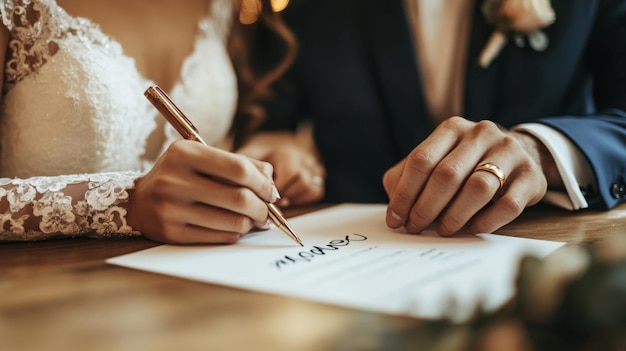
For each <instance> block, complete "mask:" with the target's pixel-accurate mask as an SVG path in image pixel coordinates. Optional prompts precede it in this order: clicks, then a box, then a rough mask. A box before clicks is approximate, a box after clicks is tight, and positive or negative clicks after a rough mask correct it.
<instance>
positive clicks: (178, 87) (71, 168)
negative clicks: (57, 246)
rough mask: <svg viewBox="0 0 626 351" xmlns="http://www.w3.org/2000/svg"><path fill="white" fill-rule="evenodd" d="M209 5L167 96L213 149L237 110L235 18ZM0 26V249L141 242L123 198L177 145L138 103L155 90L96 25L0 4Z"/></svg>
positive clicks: (40, 3)
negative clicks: (232, 47) (3, 245)
mask: <svg viewBox="0 0 626 351" xmlns="http://www.w3.org/2000/svg"><path fill="white" fill-rule="evenodd" d="M208 3H210V5H208V6H210V8H209V9H208V10H209V11H208V13H209V15H208V16H207V17H206V18H204V19H202V20H201V21H200V23H199V24H198V34H197V37H196V39H195V45H194V49H193V51H192V53H191V54H190V55H189V56H188V57H187V58H186V59H185V60H184V61H183V64H182V67H181V69H180V78H179V80H178V82H176V84H175V85H174V87H173V88H172V90H171V91H169V92H168V93H169V95H170V96H171V97H172V99H173V100H174V101H176V102H177V104H178V105H179V106H180V107H181V109H182V110H183V111H185V113H186V114H187V115H188V116H189V117H190V118H191V119H192V120H193V121H194V123H195V124H196V125H197V127H198V129H199V130H200V131H201V136H202V138H203V139H204V140H205V141H207V142H208V143H211V144H217V143H219V142H221V141H222V140H223V138H224V137H225V135H226V133H227V131H228V129H229V128H230V125H231V122H232V117H233V115H234V112H235V108H236V99H237V86H236V76H235V72H234V69H233V67H232V64H231V61H230V58H229V56H228V52H227V50H226V41H227V38H228V34H229V31H230V26H231V18H232V11H233V6H232V2H231V1H230V0H212V1H210V2H208ZM148 5H149V4H148V2H146V6H148ZM0 18H1V20H2V24H1V25H4V26H5V27H6V28H7V29H8V30H9V33H10V37H9V43H8V49H7V56H6V62H5V65H4V78H3V81H4V84H3V92H2V103H1V105H0V204H1V205H2V206H3V208H6V209H5V210H3V211H0V240H40V239H47V238H52V237H64V236H77V235H87V236H95V237H102V236H110V235H137V234H140V233H137V232H136V231H134V230H133V228H131V227H130V226H129V225H128V224H127V222H126V209H125V207H124V203H126V202H127V201H128V198H129V192H128V191H127V190H128V189H131V188H133V187H134V184H135V180H136V179H137V178H138V177H141V176H142V175H143V174H144V172H145V171H147V170H148V169H149V168H150V167H151V165H152V164H153V163H154V161H155V160H156V158H157V157H158V156H159V155H160V154H161V153H162V152H163V151H165V148H167V146H168V145H169V144H170V143H171V142H173V141H174V140H176V139H179V138H180V136H179V135H178V134H177V132H176V131H175V130H174V129H173V128H172V127H171V126H169V125H168V124H166V123H157V121H158V120H157V119H158V118H162V117H160V115H159V113H158V112H157V110H156V109H155V108H154V107H153V106H152V105H151V104H150V103H149V102H148V100H147V99H146V98H145V97H144V96H143V92H144V91H145V90H146V89H147V88H148V87H149V86H150V85H152V84H154V83H155V82H152V81H150V80H149V79H147V78H146V77H143V76H142V75H141V74H140V73H139V71H138V69H137V66H136V64H135V60H134V59H133V58H131V57H129V56H128V55H126V54H125V53H124V51H123V48H122V47H121V45H120V44H119V43H118V42H116V41H115V40H114V39H113V38H111V37H110V36H107V35H106V34H105V33H103V32H102V31H101V29H100V28H99V26H98V25H97V24H95V23H93V22H92V21H91V20H89V19H87V18H80V17H73V16H70V15H69V14H68V13H67V12H66V11H65V10H64V9H63V8H61V7H60V6H59V5H58V4H57V3H56V1H55V0H0ZM155 140H156V141H155ZM77 189H78V190H77Z"/></svg>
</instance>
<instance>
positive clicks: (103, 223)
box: [0, 172, 142, 240]
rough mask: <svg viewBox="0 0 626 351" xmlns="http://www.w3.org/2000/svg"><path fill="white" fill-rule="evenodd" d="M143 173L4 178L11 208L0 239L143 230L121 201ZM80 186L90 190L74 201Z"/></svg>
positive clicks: (1, 187)
mask: <svg viewBox="0 0 626 351" xmlns="http://www.w3.org/2000/svg"><path fill="white" fill-rule="evenodd" d="M141 175H142V174H141V173H139V172H115V173H102V174H83V175H68V176H55V177H33V178H28V179H10V178H0V202H5V201H6V203H8V206H7V207H8V211H7V212H5V213H0V240H41V239H49V238H53V237H62V236H93V237H109V236H136V235H140V233H139V232H137V231H134V230H133V229H132V227H130V226H129V225H128V223H127V222H126V209H125V208H124V207H123V206H121V205H122V204H125V203H127V202H128V197H129V196H128V191H127V190H128V189H132V188H133V187H134V184H135V180H136V179H137V178H139V177H140V176H141ZM81 185H82V186H86V188H87V191H84V198H82V199H80V200H78V201H75V202H74V199H73V197H72V193H73V192H72V191H71V187H72V186H77V187H76V188H75V189H77V188H78V187H80V186H81ZM76 192H77V193H79V190H78V189H77V190H76ZM68 193H69V194H68ZM34 223H37V224H34Z"/></svg>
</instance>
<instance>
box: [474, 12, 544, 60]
mask: <svg viewBox="0 0 626 351" xmlns="http://www.w3.org/2000/svg"><path fill="white" fill-rule="evenodd" d="M482 11H483V14H484V15H485V17H486V19H487V21H488V22H489V23H492V24H493V25H494V26H495V27H496V29H495V31H494V33H493V34H492V35H491V37H490V38H489V40H488V41H487V44H486V45H485V48H484V49H483V51H482V52H481V54H480V58H479V60H478V62H479V64H480V66H481V67H483V68H487V67H489V65H490V64H491V61H493V59H494V58H495V57H496V56H498V54H499V53H500V51H501V50H502V48H503V47H504V45H506V43H507V42H508V38H509V36H513V37H514V38H515V42H516V43H517V45H519V46H522V45H523V43H524V42H523V40H522V36H523V35H526V36H528V39H529V44H530V46H531V47H532V48H533V49H534V50H536V51H543V50H545V49H546V48H547V47H548V37H547V36H546V35H545V34H544V33H543V32H542V31H541V29H543V28H545V27H547V26H549V25H551V24H552V23H554V21H555V19H556V15H555V13H554V10H553V9H552V5H551V4H550V0H485V1H484V2H483V7H482Z"/></svg>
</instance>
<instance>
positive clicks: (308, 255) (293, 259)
mask: <svg viewBox="0 0 626 351" xmlns="http://www.w3.org/2000/svg"><path fill="white" fill-rule="evenodd" d="M365 240H367V237H366V236H365V235H361V234H356V233H353V234H348V235H346V237H345V238H344V239H336V240H331V241H329V242H328V244H326V245H325V246H313V248H312V249H310V250H308V251H300V252H298V254H297V255H292V256H289V255H285V256H284V257H283V258H280V259H278V260H276V262H274V266H276V268H278V269H281V268H282V267H284V266H287V265H293V264H295V263H298V262H311V261H312V260H313V259H314V258H315V257H317V256H322V255H326V252H327V251H329V252H330V251H336V250H339V248H341V247H343V246H348V245H350V243H351V242H353V241H365Z"/></svg>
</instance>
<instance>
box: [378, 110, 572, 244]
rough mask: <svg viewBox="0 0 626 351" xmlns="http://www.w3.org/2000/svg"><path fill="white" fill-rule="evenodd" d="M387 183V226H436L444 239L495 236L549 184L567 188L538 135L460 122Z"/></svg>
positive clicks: (415, 229) (392, 172)
mask: <svg viewBox="0 0 626 351" xmlns="http://www.w3.org/2000/svg"><path fill="white" fill-rule="evenodd" d="M481 165H484V167H482V169H480V168H481V167H480V166H481ZM477 167H478V169H477ZM500 177H501V178H502V180H500ZM383 184H384V187H385V190H386V192H387V195H388V196H389V207H388V210H387V225H388V226H390V227H391V228H400V227H404V228H405V229H406V231H407V232H409V233H419V232H420V231H422V230H424V229H425V228H427V227H428V226H430V225H431V224H435V229H436V231H437V232H438V233H439V234H440V235H444V236H449V235H452V234H454V233H455V232H457V231H460V230H462V229H465V230H466V231H467V232H470V233H479V232H487V233H489V232H492V231H494V230H496V229H498V228H499V227H501V226H503V225H504V224H507V223H509V222H510V221H512V220H513V219H515V218H516V217H517V216H518V215H519V214H520V213H521V212H522V211H523V210H524V208H526V207H527V206H530V205H533V204H535V203H537V202H539V201H540V200H541V199H542V198H543V196H544V195H545V194H546V189H547V184H550V185H551V186H559V185H562V183H561V179H560V177H559V176H558V171H556V166H555V164H554V160H553V159H552V158H551V156H550V155H549V152H548V151H547V150H546V149H545V147H544V146H543V145H542V144H541V143H539V142H538V141H536V140H535V139H534V138H533V137H531V136H529V135H527V134H522V133H517V132H512V131H507V130H502V129H500V128H499V127H498V126H497V125H496V124H494V123H493V122H490V121H481V122H471V121H468V120H466V119H463V118H460V117H452V118H449V119H447V120H446V121H444V122H442V123H441V125H440V126H439V127H437V128H436V129H435V130H434V131H433V133H432V134H431V135H430V136H429V137H428V138H426V140H424V142H422V143H421V144H420V145H418V146H417V147H416V148H415V149H413V151H412V152H411V153H410V154H409V155H408V156H407V158H405V159H404V160H402V161H401V162H400V163H398V164H397V165H396V166H394V167H392V168H391V169H389V170H388V171H387V172H386V173H385V175H384V177H383Z"/></svg>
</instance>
